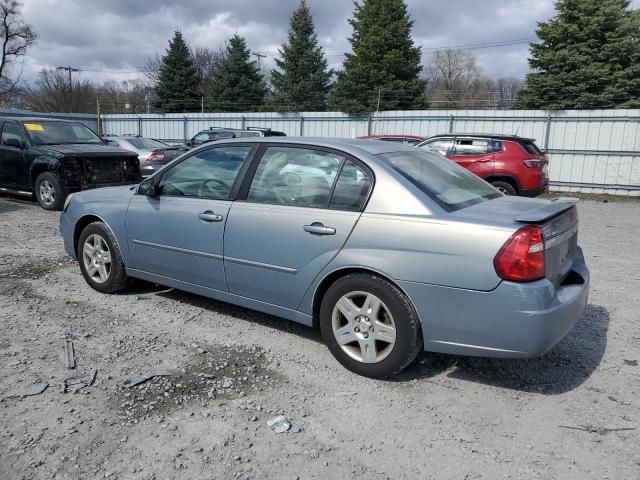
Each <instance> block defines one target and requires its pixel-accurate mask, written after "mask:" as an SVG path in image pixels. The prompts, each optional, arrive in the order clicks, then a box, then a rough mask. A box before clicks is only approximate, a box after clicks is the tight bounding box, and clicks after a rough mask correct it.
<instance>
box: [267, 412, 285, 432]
mask: <svg viewBox="0 0 640 480" xmlns="http://www.w3.org/2000/svg"><path fill="white" fill-rule="evenodd" d="M267 425H269V427H271V430H273V431H274V432H276V433H284V432H286V431H288V430H289V429H290V428H291V423H289V420H287V419H286V418H285V417H283V416H282V415H280V416H278V417H276V418H274V419H273V420H269V421H268V422H267Z"/></svg>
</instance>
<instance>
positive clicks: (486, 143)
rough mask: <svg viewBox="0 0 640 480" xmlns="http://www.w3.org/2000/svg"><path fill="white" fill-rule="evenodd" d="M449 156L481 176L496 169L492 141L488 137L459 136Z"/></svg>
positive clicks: (487, 174)
mask: <svg viewBox="0 0 640 480" xmlns="http://www.w3.org/2000/svg"><path fill="white" fill-rule="evenodd" d="M447 157H448V158H450V159H451V160H453V161H454V162H456V163H457V164H458V165H460V166H462V167H464V168H466V169H467V170H470V171H471V172H473V173H475V174H476V175H478V176H479V177H480V178H486V177H488V176H489V175H491V174H492V173H493V171H494V158H493V149H492V141H491V140H490V139H488V138H468V137H457V138H456V139H455V140H454V143H453V149H452V150H451V152H450V153H449V155H447Z"/></svg>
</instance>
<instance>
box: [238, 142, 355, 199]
mask: <svg viewBox="0 0 640 480" xmlns="http://www.w3.org/2000/svg"><path fill="white" fill-rule="evenodd" d="M343 161H344V157H343V156H342V155H339V154H336V153H332V152H325V151H322V150H315V149H308V148H295V147H268V148H267V149H266V150H265V152H264V155H263V157H262V159H261V160H260V164H259V165H258V169H257V170H256V173H255V175H254V177H253V180H252V182H251V187H250V188H249V194H248V196H247V201H248V202H254V203H269V204H273V205H291V206H296V207H314V208H327V206H328V204H329V196H330V195H331V187H332V186H333V182H334V180H335V178H336V174H337V172H338V169H339V168H340V165H341V164H342V162H343Z"/></svg>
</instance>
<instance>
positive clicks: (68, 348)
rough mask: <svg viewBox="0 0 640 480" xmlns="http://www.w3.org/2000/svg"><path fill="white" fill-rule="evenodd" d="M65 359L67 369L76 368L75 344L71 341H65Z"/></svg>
mask: <svg viewBox="0 0 640 480" xmlns="http://www.w3.org/2000/svg"><path fill="white" fill-rule="evenodd" d="M64 359H65V363H66V365H67V369H72V368H76V355H75V352H74V351H73V342H72V341H71V340H69V339H67V340H65V341H64Z"/></svg>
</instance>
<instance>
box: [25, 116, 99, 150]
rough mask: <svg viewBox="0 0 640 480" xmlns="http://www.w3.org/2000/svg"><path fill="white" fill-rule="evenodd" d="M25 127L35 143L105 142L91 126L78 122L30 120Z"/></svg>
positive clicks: (97, 143) (96, 143)
mask: <svg viewBox="0 0 640 480" xmlns="http://www.w3.org/2000/svg"><path fill="white" fill-rule="evenodd" d="M23 124H24V128H25V129H26V131H27V133H28V134H29V138H30V139H31V143H32V144H34V145H62V144H71V143H81V144H92V145H93V144H95V145H103V144H104V142H103V141H102V139H101V138H100V137H98V135H96V134H95V133H93V132H92V131H91V130H90V129H89V128H87V127H85V126H84V125H83V124H81V123H78V122H52V121H47V120H44V121H40V120H38V121H29V122H24V123H23Z"/></svg>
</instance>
